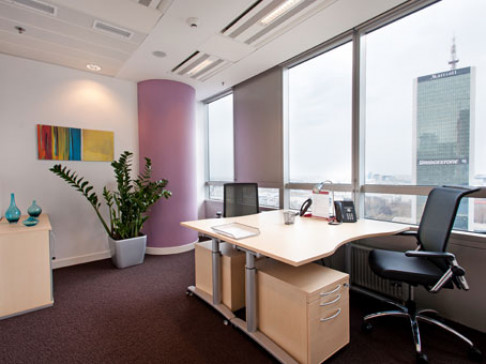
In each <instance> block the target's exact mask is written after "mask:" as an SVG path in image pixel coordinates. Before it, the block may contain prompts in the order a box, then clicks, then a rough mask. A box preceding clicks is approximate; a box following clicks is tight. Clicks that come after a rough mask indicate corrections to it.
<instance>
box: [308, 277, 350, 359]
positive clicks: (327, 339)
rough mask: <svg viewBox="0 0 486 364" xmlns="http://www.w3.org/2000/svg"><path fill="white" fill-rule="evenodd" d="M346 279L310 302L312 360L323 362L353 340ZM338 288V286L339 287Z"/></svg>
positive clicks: (310, 348) (310, 356)
mask: <svg viewBox="0 0 486 364" xmlns="http://www.w3.org/2000/svg"><path fill="white" fill-rule="evenodd" d="M345 283H347V279H346V280H342V281H339V282H336V284H334V285H332V286H329V287H327V289H326V291H325V292H333V293H330V294H327V295H324V296H322V297H320V298H319V299H318V300H315V301H314V302H312V303H310V304H309V348H308V349H309V352H308V355H309V361H308V362H309V363H321V362H322V361H324V360H326V359H327V358H329V357H330V356H331V355H333V354H334V353H335V352H336V351H338V350H339V349H341V348H342V347H343V346H345V345H346V344H348V343H349V288H348V286H347V285H346V286H345V285H344V284H345ZM338 286H339V289H337V290H336V291H335V292H334V289H333V288H335V287H338Z"/></svg>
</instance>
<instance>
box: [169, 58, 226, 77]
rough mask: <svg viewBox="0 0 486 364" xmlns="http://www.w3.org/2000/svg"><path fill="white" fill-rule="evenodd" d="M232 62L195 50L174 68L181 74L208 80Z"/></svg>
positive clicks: (173, 70) (174, 71)
mask: <svg viewBox="0 0 486 364" xmlns="http://www.w3.org/2000/svg"><path fill="white" fill-rule="evenodd" d="M230 64H231V62H229V61H226V60H224V59H221V58H218V57H216V56H211V55H209V54H206V53H201V52H199V51H196V52H194V53H193V54H191V55H190V56H189V57H187V58H186V59H185V60H184V61H182V62H181V63H179V64H178V65H177V66H176V67H174V68H173V69H172V72H173V73H175V74H178V75H180V76H185V77H190V78H192V79H195V80H199V81H206V80H207V79H209V78H211V77H212V76H214V75H215V74H216V73H218V72H220V71H222V70H223V69H224V68H226V67H227V66H229V65H230Z"/></svg>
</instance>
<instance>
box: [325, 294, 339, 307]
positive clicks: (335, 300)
mask: <svg viewBox="0 0 486 364" xmlns="http://www.w3.org/2000/svg"><path fill="white" fill-rule="evenodd" d="M340 299H341V294H338V295H337V297H336V298H335V299H333V300H332V301H329V302H323V303H321V304H320V305H321V306H328V305H332V304H333V303H336V302H337V301H339V300H340Z"/></svg>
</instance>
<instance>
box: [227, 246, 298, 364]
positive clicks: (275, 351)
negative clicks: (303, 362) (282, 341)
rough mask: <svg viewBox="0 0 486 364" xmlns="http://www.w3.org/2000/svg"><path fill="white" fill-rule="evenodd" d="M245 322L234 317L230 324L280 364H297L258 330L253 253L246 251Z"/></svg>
mask: <svg viewBox="0 0 486 364" xmlns="http://www.w3.org/2000/svg"><path fill="white" fill-rule="evenodd" d="M245 276H246V288H245V296H246V297H245V298H246V322H245V321H243V320H242V319H240V318H238V317H235V318H234V319H232V320H231V323H232V324H233V325H234V326H235V327H237V328H239V329H241V330H242V331H243V332H244V333H245V334H247V335H248V336H249V337H251V338H252V339H253V340H255V341H256V342H257V343H258V344H260V345H261V346H262V347H263V348H264V349H265V350H267V351H268V352H269V353H270V354H272V355H273V356H274V357H275V358H277V359H278V361H280V362H281V363H284V364H298V362H297V361H296V360H295V359H294V358H292V357H291V356H290V355H289V354H288V353H287V352H286V351H285V350H283V349H282V348H281V347H280V346H278V345H277V344H276V343H275V342H273V341H272V340H271V339H270V338H269V337H267V336H266V335H265V334H264V333H262V332H261V331H259V330H258V312H257V311H258V309H257V304H258V302H257V277H256V267H255V253H253V252H249V251H246V265H245Z"/></svg>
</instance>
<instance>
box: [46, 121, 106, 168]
mask: <svg viewBox="0 0 486 364" xmlns="http://www.w3.org/2000/svg"><path fill="white" fill-rule="evenodd" d="M113 151H114V134H113V132H112V131H100V130H88V129H79V128H66V127H62V126H52V125H42V124H38V125H37V156H38V158H39V159H49V160H72V161H79V160H83V161H109V162H110V161H112V160H113V155H114V152H113Z"/></svg>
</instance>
